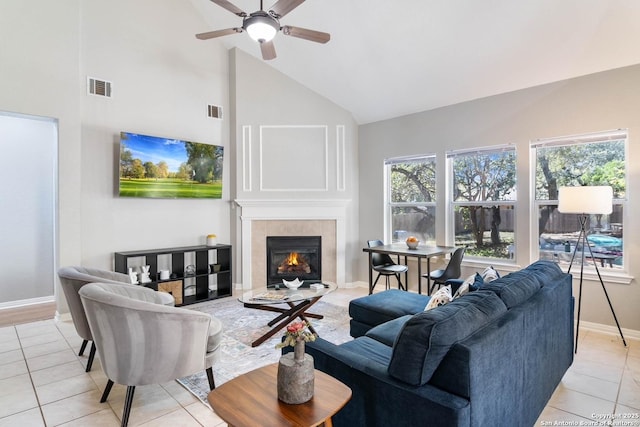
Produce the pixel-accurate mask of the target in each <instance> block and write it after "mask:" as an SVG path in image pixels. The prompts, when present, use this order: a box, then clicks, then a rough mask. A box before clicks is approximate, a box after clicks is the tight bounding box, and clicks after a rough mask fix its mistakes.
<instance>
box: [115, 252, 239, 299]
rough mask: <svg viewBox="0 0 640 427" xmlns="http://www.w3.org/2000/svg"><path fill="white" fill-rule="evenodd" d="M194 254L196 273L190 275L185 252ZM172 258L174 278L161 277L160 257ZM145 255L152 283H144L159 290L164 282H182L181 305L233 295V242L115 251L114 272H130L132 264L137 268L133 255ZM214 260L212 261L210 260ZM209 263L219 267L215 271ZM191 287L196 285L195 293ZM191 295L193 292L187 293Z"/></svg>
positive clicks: (135, 256) (171, 269) (171, 264)
mask: <svg viewBox="0 0 640 427" xmlns="http://www.w3.org/2000/svg"><path fill="white" fill-rule="evenodd" d="M187 253H193V254H195V263H194V264H193V265H194V267H195V272H194V273H193V274H187V273H186V272H185V268H186V265H185V254H187ZM163 255H166V256H169V257H170V272H171V278H170V279H168V280H159V279H160V277H159V272H158V257H159V256H163ZM141 257H144V258H145V261H144V264H143V265H148V266H149V273H150V278H151V282H148V283H143V285H144V286H146V287H148V288H151V289H153V290H156V291H157V290H158V285H159V284H162V283H164V282H176V281H179V282H180V283H181V287H182V288H181V289H182V304H176V305H188V304H194V303H197V302H202V301H207V300H211V299H216V298H222V297H228V296H231V283H232V280H231V245H216V246H204V245H201V246H184V247H177V248H165V249H148V250H142V251H126V252H116V253H115V271H117V272H120V273H125V274H127V272H128V269H129V267H136V266H139V264H135V265H132V263H131V262H130V261H131V260H132V259H134V258H141ZM211 259H212V260H214V262H210V260H211ZM210 264H215V265H217V266H219V267H217V268H216V270H217V271H214V269H213V267H211V266H210ZM212 280H215V282H216V283H215V289H210V288H209V284H210V282H211V281H212ZM191 287H195V292H194V293H193V294H192V292H188V291H187V290H188V289H189V288H191ZM186 294H190V295H186Z"/></svg>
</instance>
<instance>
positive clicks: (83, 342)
mask: <svg viewBox="0 0 640 427" xmlns="http://www.w3.org/2000/svg"><path fill="white" fill-rule="evenodd" d="M88 342H89V340H83V341H82V345H81V346H80V352H79V353H78V356H82V355H83V354H84V349H85V348H87V343H88Z"/></svg>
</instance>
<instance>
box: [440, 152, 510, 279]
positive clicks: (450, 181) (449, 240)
mask: <svg viewBox="0 0 640 427" xmlns="http://www.w3.org/2000/svg"><path fill="white" fill-rule="evenodd" d="M504 152H513V153H514V156H515V162H514V167H515V170H514V172H515V176H516V185H515V190H516V193H515V199H511V200H485V201H482V202H468V201H456V200H453V190H454V184H455V180H454V177H453V172H454V171H453V163H454V160H455V159H456V158H457V157H462V156H468V155H473V154H476V155H487V154H495V153H504ZM446 174H447V175H446V176H447V178H446V181H445V187H446V188H445V189H446V217H445V232H446V235H445V244H446V245H447V246H454V245H455V240H456V239H455V208H456V206H488V207H491V206H511V207H512V209H513V236H514V242H513V245H514V247H515V252H514V257H513V258H490V257H480V256H472V255H465V258H466V259H468V260H469V261H471V262H472V263H473V264H475V265H505V266H514V265H517V263H516V260H517V257H518V251H517V247H518V244H517V235H518V231H517V230H518V215H517V207H518V181H519V180H518V147H517V146H516V145H515V144H512V143H509V144H500V145H492V146H486V147H480V148H478V147H475V148H471V149H461V150H451V151H447V152H446ZM507 269H509V267H508V268H507Z"/></svg>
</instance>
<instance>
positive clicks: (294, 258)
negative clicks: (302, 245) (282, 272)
mask: <svg viewBox="0 0 640 427" xmlns="http://www.w3.org/2000/svg"><path fill="white" fill-rule="evenodd" d="M285 262H286V264H287V265H298V252H291V253H290V254H289V256H288V257H287V259H286V260H285Z"/></svg>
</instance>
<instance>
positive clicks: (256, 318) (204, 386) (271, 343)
mask: <svg viewBox="0 0 640 427" xmlns="http://www.w3.org/2000/svg"><path fill="white" fill-rule="evenodd" d="M189 309H192V310H197V311H201V312H204V313H208V314H211V315H213V316H215V317H216V318H218V319H220V321H221V322H222V330H223V337H222V343H221V349H220V350H221V354H220V358H219V361H218V362H216V363H215V364H214V365H213V376H214V378H215V381H216V386H220V385H222V384H224V383H225V382H227V381H229V380H230V379H232V378H235V377H237V376H239V375H241V374H244V373H245V372H249V371H251V370H253V369H256V368H259V367H261V366H264V365H268V364H270V363H275V362H277V361H278V359H279V358H280V350H278V349H276V348H275V346H276V344H277V343H279V342H280V339H281V337H282V333H276V334H275V335H274V336H273V337H272V338H271V339H269V340H267V341H265V342H264V343H262V344H261V345H259V346H258V347H255V348H254V347H251V343H252V342H253V341H255V340H256V339H257V338H259V337H260V336H262V335H264V334H265V333H266V332H267V331H269V330H270V329H271V328H270V327H269V326H268V325H267V323H268V322H269V321H271V320H272V319H273V318H274V317H276V316H277V313H274V312H268V311H263V310H256V309H251V308H245V307H244V306H243V305H242V303H240V302H239V301H238V300H237V299H235V298H224V299H220V300H215V301H210V302H206V303H200V304H194V305H192V306H189ZM309 311H310V312H311V313H317V314H322V315H323V316H324V319H310V321H311V323H312V324H313V327H314V329H315V330H316V332H318V335H319V336H321V337H322V338H324V339H326V340H327V341H330V342H332V343H334V344H341V343H343V342H346V341H350V340H351V339H352V338H351V337H350V336H349V314H348V312H347V308H346V307H339V306H337V305H334V304H330V303H327V302H323V301H318V302H317V303H316V304H315V305H314V306H313V307H311V309H310V310H309ZM178 382H179V383H180V384H182V385H183V386H184V387H185V388H186V389H187V390H189V391H190V392H191V393H193V394H194V395H195V396H196V397H198V398H199V399H200V400H202V401H203V402H205V403H207V394H208V393H209V391H210V390H209V382H208V381H207V376H206V374H205V372H204V371H203V372H199V373H197V374H194V375H190V376H188V377H184V378H180V379H179V380H178Z"/></svg>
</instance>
